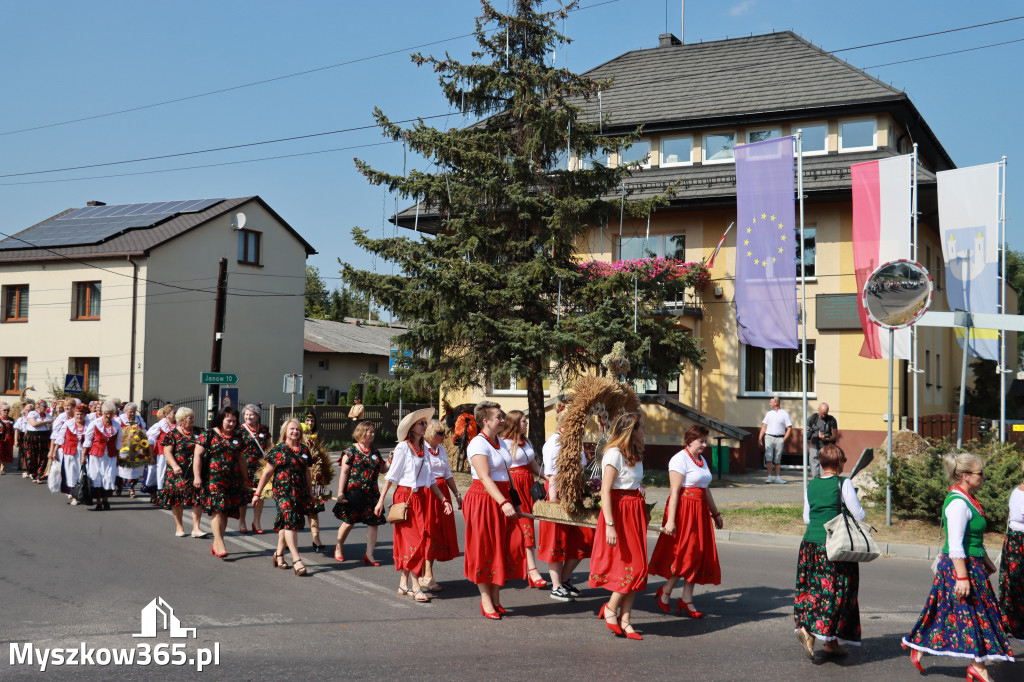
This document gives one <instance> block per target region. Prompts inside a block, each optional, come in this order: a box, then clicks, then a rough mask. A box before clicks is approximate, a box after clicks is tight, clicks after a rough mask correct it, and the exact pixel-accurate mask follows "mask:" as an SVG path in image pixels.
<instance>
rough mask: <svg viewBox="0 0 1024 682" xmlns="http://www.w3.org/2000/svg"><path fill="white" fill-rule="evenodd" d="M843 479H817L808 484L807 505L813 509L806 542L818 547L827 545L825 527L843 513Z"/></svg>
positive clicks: (806, 533)
mask: <svg viewBox="0 0 1024 682" xmlns="http://www.w3.org/2000/svg"><path fill="white" fill-rule="evenodd" d="M842 482H843V479H842V477H840V476H829V477H828V478H815V479H813V480H812V481H810V482H809V483H808V484H807V504H808V505H809V506H810V508H811V513H810V522H809V523H808V524H807V530H806V531H804V541H805V542H813V543H815V544H818V545H824V544H825V538H826V536H827V533H825V525H824V524H826V523H828V522H829V521H831V520H832V519H834V518H835V517H837V516H839V514H841V513H842V508H841V507H840V505H841V504H842V503H843V501H842V500H843V498H842V495H841V493H840V486H841V485H842Z"/></svg>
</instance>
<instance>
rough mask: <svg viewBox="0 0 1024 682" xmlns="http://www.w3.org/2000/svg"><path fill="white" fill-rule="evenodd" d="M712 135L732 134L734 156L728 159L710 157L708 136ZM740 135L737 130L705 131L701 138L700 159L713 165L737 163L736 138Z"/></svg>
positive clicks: (706, 163)
mask: <svg viewBox="0 0 1024 682" xmlns="http://www.w3.org/2000/svg"><path fill="white" fill-rule="evenodd" d="M712 135H722V136H724V135H732V156H731V157H730V158H728V159H708V137H711V136H712ZM738 137H739V136H738V135H737V134H736V131H735V130H720V131H714V132H710V133H704V134H703V135H702V136H701V140H700V159H701V163H703V164H705V165H711V164H715V163H736V139H737V138H738Z"/></svg>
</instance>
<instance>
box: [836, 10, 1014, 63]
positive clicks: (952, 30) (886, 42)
mask: <svg viewBox="0 0 1024 682" xmlns="http://www.w3.org/2000/svg"><path fill="white" fill-rule="evenodd" d="M1021 19H1024V16H1019V17H1009V18H1008V19H997V20H996V21H987V22H985V23H984V24H972V25H971V26H960V27H957V28H947V29H946V30H944V31H934V32H932V33H922V34H920V35H916V36H907V37H905V38H893V39H892V40H882V41H879V42H877V43H867V44H865V45H856V46H854V47H844V48H842V49H840V50H831V54H836V53H837V52H849V51H850V50H861V49H864V48H865V47H877V46H879V45H891V44H892V43H902V42H904V41H907V40H917V39H918V38H930V37H931V36H940V35H943V34H945V33H956V32H957V31H967V30H970V29H972V28H981V27H982V26H993V25H995V24H1005V23H1006V22H1008V21H1020V20H1021ZM950 54H952V53H950ZM867 68H869V69H870V68H874V67H871V66H869V67H867Z"/></svg>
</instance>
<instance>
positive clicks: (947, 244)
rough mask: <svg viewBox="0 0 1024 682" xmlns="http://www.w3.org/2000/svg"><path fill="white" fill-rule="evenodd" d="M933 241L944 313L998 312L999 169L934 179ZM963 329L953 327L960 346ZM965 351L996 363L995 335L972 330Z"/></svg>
mask: <svg viewBox="0 0 1024 682" xmlns="http://www.w3.org/2000/svg"><path fill="white" fill-rule="evenodd" d="M936 178H937V180H938V186H939V192H938V194H939V239H941V240H942V255H943V257H944V258H945V259H946V301H947V302H948V303H949V309H950V310H966V311H968V312H971V313H997V312H999V164H997V163H992V164H987V165H984V166H971V167H969V168H959V169H956V170H950V171H942V172H940V173H937V174H936ZM964 333H965V330H964V329H963V328H960V327H957V328H956V336H957V341H958V342H959V343H960V347H961V348H963V344H964V338H963V337H964ZM968 352H969V353H970V354H971V355H973V356H975V357H978V358H984V359H986V360H996V361H998V360H999V332H997V331H996V330H994V329H972V330H971V343H970V346H969V348H968Z"/></svg>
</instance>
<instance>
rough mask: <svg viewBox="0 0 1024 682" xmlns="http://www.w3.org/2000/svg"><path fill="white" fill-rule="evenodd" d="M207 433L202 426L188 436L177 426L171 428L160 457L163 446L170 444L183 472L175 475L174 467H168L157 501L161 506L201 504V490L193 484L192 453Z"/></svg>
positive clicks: (166, 507)
mask: <svg viewBox="0 0 1024 682" xmlns="http://www.w3.org/2000/svg"><path fill="white" fill-rule="evenodd" d="M204 436H205V433H204V432H203V430H202V429H200V428H198V427H197V428H195V429H193V430H192V435H191V436H186V435H185V434H183V433H182V432H181V431H179V430H178V429H177V428H174V429H171V430H170V432H168V434H167V435H166V436H164V439H163V441H162V442H161V445H160V453H159V455H158V456H159V457H163V456H164V455H163V448H166V447H168V446H170V448H171V456H172V457H174V461H176V462H177V463H178V466H180V467H181V474H179V475H175V474H174V469H172V468H171V467H170V466H168V467H167V473H166V474H164V487H163V488H162V489H161V490H160V492H158V493H157V496H156V501H157V504H159V505H160V506H161V507H164V508H165V509H170V508H171V507H176V506H178V505H181V506H183V507H187V506H190V505H193V504H199V503H200V499H199V491H198V490H196V489H195V487H194V486H193V485H192V479H193V476H192V455H193V454H195V449H196V445H199V444H200V443H202V442H203V438H204Z"/></svg>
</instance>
